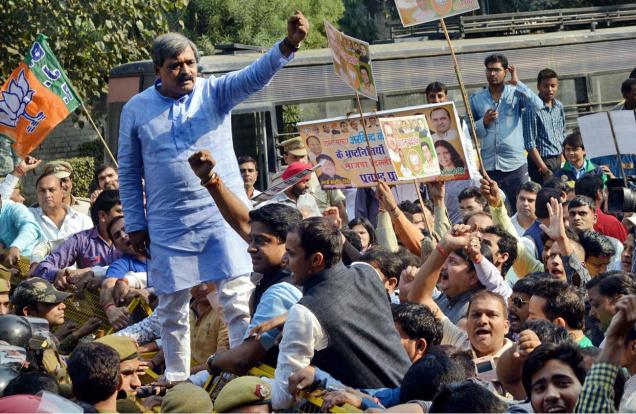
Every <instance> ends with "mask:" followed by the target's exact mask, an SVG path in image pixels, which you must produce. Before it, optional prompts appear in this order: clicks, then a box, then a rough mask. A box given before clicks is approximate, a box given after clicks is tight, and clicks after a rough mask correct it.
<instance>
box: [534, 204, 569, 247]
mask: <svg viewBox="0 0 636 414" xmlns="http://www.w3.org/2000/svg"><path fill="white" fill-rule="evenodd" d="M547 207H548V213H549V214H550V227H548V226H546V225H545V224H540V225H539V227H540V228H541V230H543V232H544V233H545V234H546V235H547V236H548V237H550V239H552V240H554V241H559V240H563V239H564V238H565V237H566V235H565V225H564V224H563V206H562V205H561V203H559V202H558V201H557V200H556V199H555V198H554V197H552V198H550V202H549V203H548V204H547Z"/></svg>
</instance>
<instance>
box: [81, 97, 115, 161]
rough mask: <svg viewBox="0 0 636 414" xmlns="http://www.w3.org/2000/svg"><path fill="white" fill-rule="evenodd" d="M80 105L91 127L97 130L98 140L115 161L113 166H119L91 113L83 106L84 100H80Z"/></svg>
mask: <svg viewBox="0 0 636 414" xmlns="http://www.w3.org/2000/svg"><path fill="white" fill-rule="evenodd" d="M80 105H81V106H82V109H83V110H84V113H85V114H86V116H87V117H88V120H89V122H90V123H91V125H92V126H93V129H94V130H95V132H97V136H98V137H99V140H100V141H102V144H103V145H104V148H106V152H107V153H108V155H109V156H110V159H111V160H113V162H114V163H115V167H117V168H119V165H118V164H117V159H115V156H114V155H113V153H112V152H111V151H110V148H108V144H107V143H106V140H104V137H103V136H102V133H101V132H99V129H98V128H97V125H95V122H94V121H93V118H92V117H91V114H89V113H88V109H86V107H85V106H84V102H81V103H80Z"/></svg>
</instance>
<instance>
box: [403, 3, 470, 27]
mask: <svg viewBox="0 0 636 414" xmlns="http://www.w3.org/2000/svg"><path fill="white" fill-rule="evenodd" d="M395 6H396V7H397V10H398V13H399V15H400V20H401V21H402V26H404V27H409V26H414V25H416V24H422V23H427V22H432V21H434V20H438V19H441V18H444V17H449V16H455V15H457V14H461V13H465V12H467V11H471V10H477V9H479V1H478V0H395Z"/></svg>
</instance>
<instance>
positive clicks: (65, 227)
mask: <svg viewBox="0 0 636 414" xmlns="http://www.w3.org/2000/svg"><path fill="white" fill-rule="evenodd" d="M63 207H64V209H65V210H66V215H65V216H64V221H63V222H62V225H61V226H60V228H59V229H58V228H57V226H56V225H55V223H53V220H51V219H50V218H49V217H48V216H47V215H46V214H44V211H42V208H41V207H29V211H31V213H33V217H35V221H36V222H37V223H38V226H40V230H42V237H43V239H44V240H46V241H53V240H60V239H66V238H67V237H69V236H72V235H73V234H75V233H78V232H80V231H82V230H88V229H90V228H92V227H93V222H92V221H91V219H90V217H88V216H87V215H86V214H82V213H79V212H77V211H75V210H73V209H72V208H70V207H68V206H66V205H64V206H63Z"/></svg>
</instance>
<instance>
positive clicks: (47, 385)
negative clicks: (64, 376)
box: [2, 371, 60, 397]
mask: <svg viewBox="0 0 636 414" xmlns="http://www.w3.org/2000/svg"><path fill="white" fill-rule="evenodd" d="M40 391H48V392H50V393H52V394H59V393H60V386H59V385H58V383H57V381H56V380H55V378H53V377H52V376H50V375H49V374H47V373H45V372H40V371H28V372H22V373H20V375H18V376H17V377H15V378H14V379H12V380H11V381H9V383H8V384H7V387H6V388H5V389H4V392H3V393H2V396H3V397H8V396H10V395H18V394H29V395H36V394H37V393H39V392H40Z"/></svg>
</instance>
